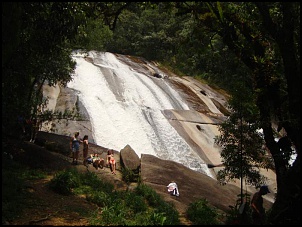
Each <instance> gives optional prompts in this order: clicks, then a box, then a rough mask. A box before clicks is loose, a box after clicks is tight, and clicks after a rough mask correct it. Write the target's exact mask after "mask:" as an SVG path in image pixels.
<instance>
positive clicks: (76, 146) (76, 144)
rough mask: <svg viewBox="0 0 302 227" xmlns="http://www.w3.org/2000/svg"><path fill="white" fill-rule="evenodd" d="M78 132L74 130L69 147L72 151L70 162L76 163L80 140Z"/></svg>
mask: <svg viewBox="0 0 302 227" xmlns="http://www.w3.org/2000/svg"><path fill="white" fill-rule="evenodd" d="M79 136H80V132H76V133H75V134H74V136H72V137H71V139H70V149H71V151H72V164H74V165H77V164H78V159H79V152H80V143H81V142H82V141H81V140H80V138H79Z"/></svg>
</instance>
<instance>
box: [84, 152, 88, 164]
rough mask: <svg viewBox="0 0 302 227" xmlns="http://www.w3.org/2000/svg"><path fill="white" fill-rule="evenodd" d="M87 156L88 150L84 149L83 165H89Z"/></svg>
mask: <svg viewBox="0 0 302 227" xmlns="http://www.w3.org/2000/svg"><path fill="white" fill-rule="evenodd" d="M87 156H88V151H83V165H84V166H86V165H87Z"/></svg>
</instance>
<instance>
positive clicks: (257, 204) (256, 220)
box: [251, 185, 270, 225]
mask: <svg viewBox="0 0 302 227" xmlns="http://www.w3.org/2000/svg"><path fill="white" fill-rule="evenodd" d="M267 193H270V191H269V190H268V187H267V186H266V185H264V186H261V187H260V189H259V191H258V192H256V193H255V194H254V195H253V198H252V201H251V207H252V218H253V224H254V225H263V224H264V222H265V209H264V207H263V198H262V196H263V195H266V194H267Z"/></svg>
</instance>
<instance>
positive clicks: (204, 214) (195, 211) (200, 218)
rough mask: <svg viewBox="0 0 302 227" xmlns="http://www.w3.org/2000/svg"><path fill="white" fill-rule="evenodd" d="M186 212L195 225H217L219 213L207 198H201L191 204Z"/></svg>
mask: <svg viewBox="0 0 302 227" xmlns="http://www.w3.org/2000/svg"><path fill="white" fill-rule="evenodd" d="M186 214H187V216H188V218H189V219H190V221H192V223H193V224H194V225H217V224H221V223H219V221H218V213H217V211H216V209H215V208H213V207H211V206H210V205H209V204H208V201H207V200H206V199H199V200H198V201H196V202H193V203H191V204H190V205H189V207H188V209H187V211H186Z"/></svg>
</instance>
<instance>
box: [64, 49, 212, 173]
mask: <svg viewBox="0 0 302 227" xmlns="http://www.w3.org/2000/svg"><path fill="white" fill-rule="evenodd" d="M89 58H92V59H93V62H94V63H91V62H90V61H87V60H85V58H84V56H83V55H81V54H79V53H75V54H74V55H73V59H74V60H75V61H76V63H77V65H76V70H75V74H74V77H73V80H72V81H71V82H69V83H68V85H67V87H69V88H72V89H75V90H77V91H78V96H79V99H80V101H81V102H82V103H83V105H84V106H85V108H86V109H87V112H88V113H89V117H90V121H91V124H92V135H93V139H94V141H95V142H96V144H97V145H100V146H103V147H108V148H112V149H115V150H118V151H119V150H121V149H123V148H124V147H125V146H126V145H127V144H128V145H130V146H131V147H132V148H133V150H134V151H135V152H136V153H137V154H138V156H139V157H140V156H141V154H151V155H154V156H156V157H159V158H162V159H165V160H173V161H175V162H178V163H181V164H183V165H185V166H187V167H189V168H191V169H193V170H196V171H199V172H202V173H205V174H207V175H209V176H211V173H210V171H209V169H208V168H207V165H206V164H205V163H204V161H203V160H202V159H201V158H200V157H199V156H198V155H197V154H195V152H194V151H193V150H192V149H191V148H190V146H189V145H188V144H187V143H186V141H185V140H184V139H183V138H182V137H181V136H179V134H178V133H177V131H176V130H175V129H174V128H173V127H172V126H171V125H170V123H169V122H168V120H167V119H166V118H165V116H164V115H163V114H162V111H163V110H165V109H183V110H188V109H189V107H188V105H187V104H186V102H185V101H184V100H182V99H181V97H180V95H179V94H178V93H177V91H175V90H174V89H173V88H172V87H170V86H169V85H168V84H167V83H166V82H165V80H164V79H159V78H153V77H152V78H151V77H149V76H147V75H144V74H142V73H139V72H137V71H135V70H134V69H133V68H132V67H130V66H128V65H126V64H124V63H122V62H121V61H119V60H118V59H117V58H116V57H115V55H113V54H111V53H108V52H106V53H101V52H94V51H93V52H89ZM158 80H161V81H160V83H161V86H158V84H156V83H155V82H158ZM211 177H212V176H211Z"/></svg>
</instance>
